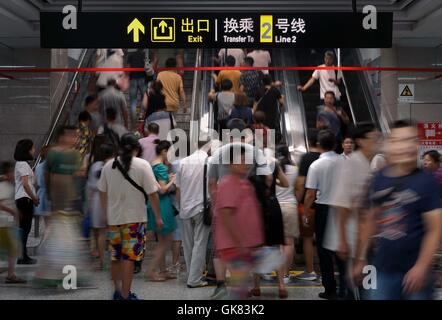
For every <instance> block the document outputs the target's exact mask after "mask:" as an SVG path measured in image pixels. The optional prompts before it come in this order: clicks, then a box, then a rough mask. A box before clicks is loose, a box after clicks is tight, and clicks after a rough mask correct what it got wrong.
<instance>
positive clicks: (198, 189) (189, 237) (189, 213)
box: [175, 141, 210, 288]
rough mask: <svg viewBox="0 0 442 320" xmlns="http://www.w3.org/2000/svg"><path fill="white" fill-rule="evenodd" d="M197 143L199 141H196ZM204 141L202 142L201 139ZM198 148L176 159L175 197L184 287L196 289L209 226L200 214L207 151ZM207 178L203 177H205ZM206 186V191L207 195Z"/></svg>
mask: <svg viewBox="0 0 442 320" xmlns="http://www.w3.org/2000/svg"><path fill="white" fill-rule="evenodd" d="M200 143H202V142H201V141H200ZM204 144H205V142H204ZM204 144H200V149H198V150H197V151H195V152H194V153H193V154H191V155H190V156H188V157H186V158H184V159H183V160H181V162H180V166H179V168H178V172H177V175H176V181H175V185H176V187H177V193H176V196H177V198H178V199H179V203H180V219H182V225H183V229H182V230H183V248H184V259H185V261H186V266H187V287H189V288H198V287H205V286H207V284H208V283H207V282H206V281H203V279H202V278H203V272H204V267H205V263H206V249H207V242H208V240H209V233H210V226H206V225H205V224H204V223H203V217H204V204H203V203H204V196H203V192H204V189H203V184H204V183H206V184H207V181H206V182H204V165H205V163H206V176H207V171H208V170H207V160H208V155H207V152H205V151H203V150H202V149H201V147H202V146H203V145H204ZM206 179H207V178H206ZM208 193H209V192H208V189H206V194H207V197H208Z"/></svg>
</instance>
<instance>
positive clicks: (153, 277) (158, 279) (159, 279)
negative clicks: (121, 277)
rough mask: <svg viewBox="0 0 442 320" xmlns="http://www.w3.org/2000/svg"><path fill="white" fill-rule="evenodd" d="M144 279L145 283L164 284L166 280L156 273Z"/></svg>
mask: <svg viewBox="0 0 442 320" xmlns="http://www.w3.org/2000/svg"><path fill="white" fill-rule="evenodd" d="M145 279H146V281H150V282H164V281H166V280H167V279H166V278H165V277H163V276H160V274H158V273H153V274H149V275H148V274H146V275H145Z"/></svg>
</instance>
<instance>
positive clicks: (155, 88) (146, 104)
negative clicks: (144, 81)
mask: <svg viewBox="0 0 442 320" xmlns="http://www.w3.org/2000/svg"><path fill="white" fill-rule="evenodd" d="M142 105H143V109H144V112H145V114H144V120H146V119H147V118H148V117H149V116H150V115H151V114H152V113H154V112H157V111H158V110H160V109H164V108H165V107H166V97H165V96H164V94H163V84H162V83H161V81H159V80H155V81H154V82H153V83H152V85H151V87H150V89H148V90H146V92H145V93H144V96H143V102H142Z"/></svg>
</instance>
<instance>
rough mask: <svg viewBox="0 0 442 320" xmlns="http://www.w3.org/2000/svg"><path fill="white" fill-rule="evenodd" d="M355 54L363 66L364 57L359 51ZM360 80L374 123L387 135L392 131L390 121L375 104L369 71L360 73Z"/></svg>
mask: <svg viewBox="0 0 442 320" xmlns="http://www.w3.org/2000/svg"><path fill="white" fill-rule="evenodd" d="M353 54H354V56H355V58H356V59H357V60H358V62H359V65H362V63H361V62H362V56H361V53H360V51H359V50H358V49H354V50H353ZM359 79H360V80H361V81H360V83H361V87H362V91H363V92H364V96H365V99H366V101H367V103H368V106H369V108H370V109H369V111H370V114H371V115H372V119H373V123H376V124H377V125H378V126H379V128H380V129H381V131H382V132H383V133H387V132H389V131H390V126H389V121H388V119H385V116H384V114H383V113H382V112H381V110H380V108H379V107H380V106H379V105H378V104H376V103H375V101H376V96H375V94H374V92H373V90H372V87H371V86H370V85H369V83H370V79H369V76H368V72H367V71H363V72H360V73H359ZM390 120H391V119H390Z"/></svg>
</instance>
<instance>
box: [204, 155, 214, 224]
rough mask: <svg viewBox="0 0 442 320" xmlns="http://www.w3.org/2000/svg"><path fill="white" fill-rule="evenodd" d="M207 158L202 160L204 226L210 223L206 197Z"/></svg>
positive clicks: (210, 215) (209, 205)
mask: <svg viewBox="0 0 442 320" xmlns="http://www.w3.org/2000/svg"><path fill="white" fill-rule="evenodd" d="M207 160H208V158H206V160H205V161H204V175H203V206H204V208H203V223H204V225H206V226H211V225H212V212H211V207H212V206H211V203H210V201H209V200H208V199H207Z"/></svg>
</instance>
